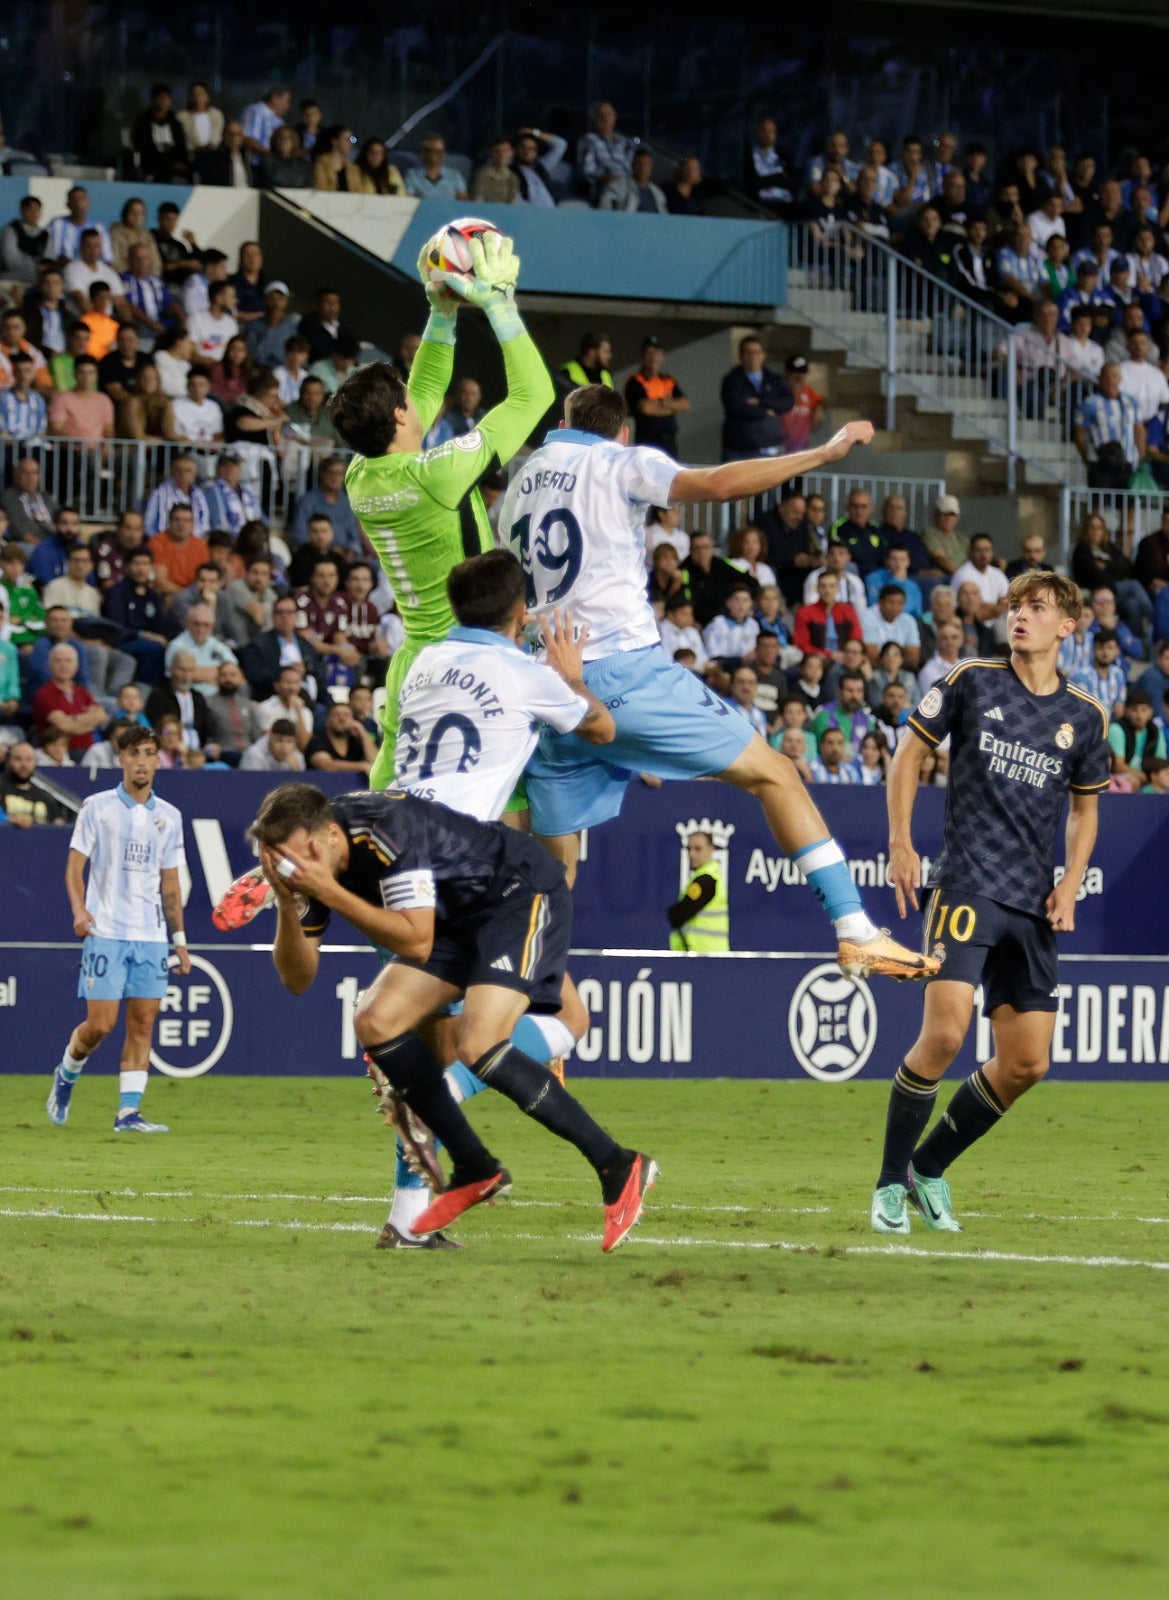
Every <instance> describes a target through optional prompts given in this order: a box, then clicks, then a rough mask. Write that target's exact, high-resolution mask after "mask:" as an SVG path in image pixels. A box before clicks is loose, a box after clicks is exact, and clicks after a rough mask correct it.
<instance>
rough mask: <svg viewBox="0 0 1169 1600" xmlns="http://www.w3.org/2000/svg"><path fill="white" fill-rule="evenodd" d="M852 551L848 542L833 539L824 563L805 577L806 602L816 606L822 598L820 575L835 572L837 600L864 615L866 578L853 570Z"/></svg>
mask: <svg viewBox="0 0 1169 1600" xmlns="http://www.w3.org/2000/svg"><path fill="white" fill-rule="evenodd" d="M851 564H852V551H851V550H850V549H849V548H848V546H847V545H846V544H842V543H840V542H839V541H837V540H835V539H834V540H832V542H831V543H830V544H829V546H828V549H827V550H826V551H825V553H824V565H823V566H822V567H813V568H812V570H811V572H809V573H808V576H807V577H806V578H805V579H804V604H805V605H806V606H814V605H815V604H816V601H817V600H818V599H819V598H820V575H821V573H824V572H831V573H833V574H834V575H835V576H836V578H837V579H838V580H839V588H838V589H837V595H836V598H837V600H838V601H839V602H840V603H841V604H842V605H849V606H852V608H853V610H854V611H855V612H856V614H857V616H858V617H863V616H864V614H865V607H866V606H867V605H868V599H867V597H866V595H865V585H864V579H863V578H861V577H860V576H859V575H858V574H857V573H855V572H853V571H851Z"/></svg>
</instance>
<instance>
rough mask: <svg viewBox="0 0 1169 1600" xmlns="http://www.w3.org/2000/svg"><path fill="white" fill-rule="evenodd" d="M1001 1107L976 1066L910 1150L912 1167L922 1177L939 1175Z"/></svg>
mask: <svg viewBox="0 0 1169 1600" xmlns="http://www.w3.org/2000/svg"><path fill="white" fill-rule="evenodd" d="M1005 1110H1006V1107H1005V1106H1004V1105H1003V1103H1002V1101H1001V1100H1000V1099H999V1097H998V1095H997V1094H995V1092H994V1090H993V1089H992V1088H991V1086H990V1084H989V1083H987V1081H986V1079H985V1077H984V1076H983V1073H982V1068H981V1067H979V1068H978V1070H977V1071H975V1072H972V1073H971V1075H970V1077H968V1078H967V1080H966V1082H965V1083H963V1084H961V1085H960V1086H959V1088H958V1092H957V1093H956V1094H955V1096H954V1098H953V1099H952V1100H951V1101H950V1104H949V1105H948V1106H947V1107H946V1109H945V1110H944V1111H943V1112H942V1115H941V1117H940V1118H939V1120H938V1121H937V1122H936V1123H935V1124H934V1131H933V1132H932V1133H931V1134H930V1136H929V1138H928V1139H927V1140H926V1141H925V1143H924V1144H923V1145H922V1146H921V1147H920V1149H918V1150H915V1151H914V1152H913V1156H912V1158H911V1159H912V1161H913V1170H914V1171H915V1172H920V1173H921V1175H922V1177H923V1178H940V1177H941V1176H942V1173H943V1172H945V1170H946V1168H947V1167H948V1166H950V1164H951V1163H952V1162H954V1161H957V1159H958V1157H959V1156H960V1155H961V1154H962V1152H963V1150H969V1148H970V1146H971V1145H972V1144H973V1143H974V1141H975V1140H976V1139H981V1138H982V1136H983V1134H984V1133H989V1132H990V1130H991V1129H992V1128H993V1127H994V1125H995V1123H996V1122H998V1121H999V1120H1000V1119H1001V1117H1002V1114H1003V1112H1004V1111H1005Z"/></svg>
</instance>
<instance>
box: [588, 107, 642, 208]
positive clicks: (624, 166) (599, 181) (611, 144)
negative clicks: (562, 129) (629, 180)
mask: <svg viewBox="0 0 1169 1600" xmlns="http://www.w3.org/2000/svg"><path fill="white" fill-rule="evenodd" d="M635 148H636V141H635V140H633V139H631V138H629V136H628V135H627V134H624V133H618V132H617V112H616V111H615V109H614V108H613V107H612V106H611V105H610V104H609V102H608V101H607V100H601V101H599V102H598V103H597V104H596V105H595V106H594V107H593V125H592V127H591V129H590V130H589V132H588V133H586V134H584V135H583V137H582V138H581V140H580V142H579V143H578V145H577V147H576V170H577V172H578V173H579V174H580V176H581V177H582V178H583V179H584V180H585V182H586V183H587V184H588V185H589V190H590V198H591V199H592V202H593V204H594V205H596V204H597V202H598V201H599V200H600V198H601V194H602V193H603V191H604V189H605V186H606V184H608V183H610V182H612V180H613V179H614V178H623V177H628V176H630V174H631V173H632V172H633V152H634V149H635Z"/></svg>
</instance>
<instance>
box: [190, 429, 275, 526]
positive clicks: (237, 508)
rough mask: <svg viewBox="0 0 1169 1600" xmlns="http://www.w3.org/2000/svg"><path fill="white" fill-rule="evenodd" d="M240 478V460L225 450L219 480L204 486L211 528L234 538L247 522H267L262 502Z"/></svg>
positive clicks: (218, 468) (219, 463)
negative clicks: (218, 529) (220, 530)
mask: <svg viewBox="0 0 1169 1600" xmlns="http://www.w3.org/2000/svg"><path fill="white" fill-rule="evenodd" d="M240 476H241V464H240V458H239V456H238V455H237V454H236V453H235V452H234V451H232V450H225V451H224V452H223V453H222V455H220V456H219V458H218V460H217V461H216V463H215V476H214V477H213V478H212V479H211V480H210V482H208V483H205V484H204V485H203V494H204V496H205V498H206V501H207V508H208V514H209V516H210V519H211V526H212V527H214V528H223V529H225V530H226V531H227V532H228V533H230V534H231V535H232V537H233V538H234V537H235V535H236V534H238V533H239V531H240V529H241V528H242V527H243V525H244V523H245V522H263V523H265V524H266V522H267V518H266V517H265V516H264V513H263V511H262V509H261V507H260V502H259V501H258V500H257V499H256V497H255V495H254V494H253V493H252V491H251V490H250V489H249V488H248V486H247V484H246V483H241V482H240Z"/></svg>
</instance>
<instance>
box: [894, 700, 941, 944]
mask: <svg viewBox="0 0 1169 1600" xmlns="http://www.w3.org/2000/svg"><path fill="white" fill-rule="evenodd" d="M932 749H933V746H932V745H930V744H927V743H926V741H925V740H924V739H921V738H919V737H918V736H917V734H916V733H914V732H913V731H912V730H907V731H906V734H905V737H904V738H903V739H902V740H901V743H900V744H899V745H898V746H897V750H896V753H895V755H894V757H893V760H892V763H891V764H890V767H889V773H888V776H887V778H886V779H885V804H886V806H887V808H888V812H889V875H890V877H891V878H892V880H893V893H894V894H895V895H896V897H897V914H898V916H900V917H902V918H904V917H905V916H907V915H908V911H909V907H910V906H912V907H913V909H914V910H915V911H917V910H918V909H919V907H918V903H917V886H918V883H919V881H920V879H921V857H920V856H919V855H918V853H917V851H916V850H915V849H914V848H913V802H914V801H915V800H916V798H917V786H918V782H919V781H920V778H921V769H922V764H923V762H924V761H925V758H926V756H927V755H929V753H930V751H931V750H932Z"/></svg>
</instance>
